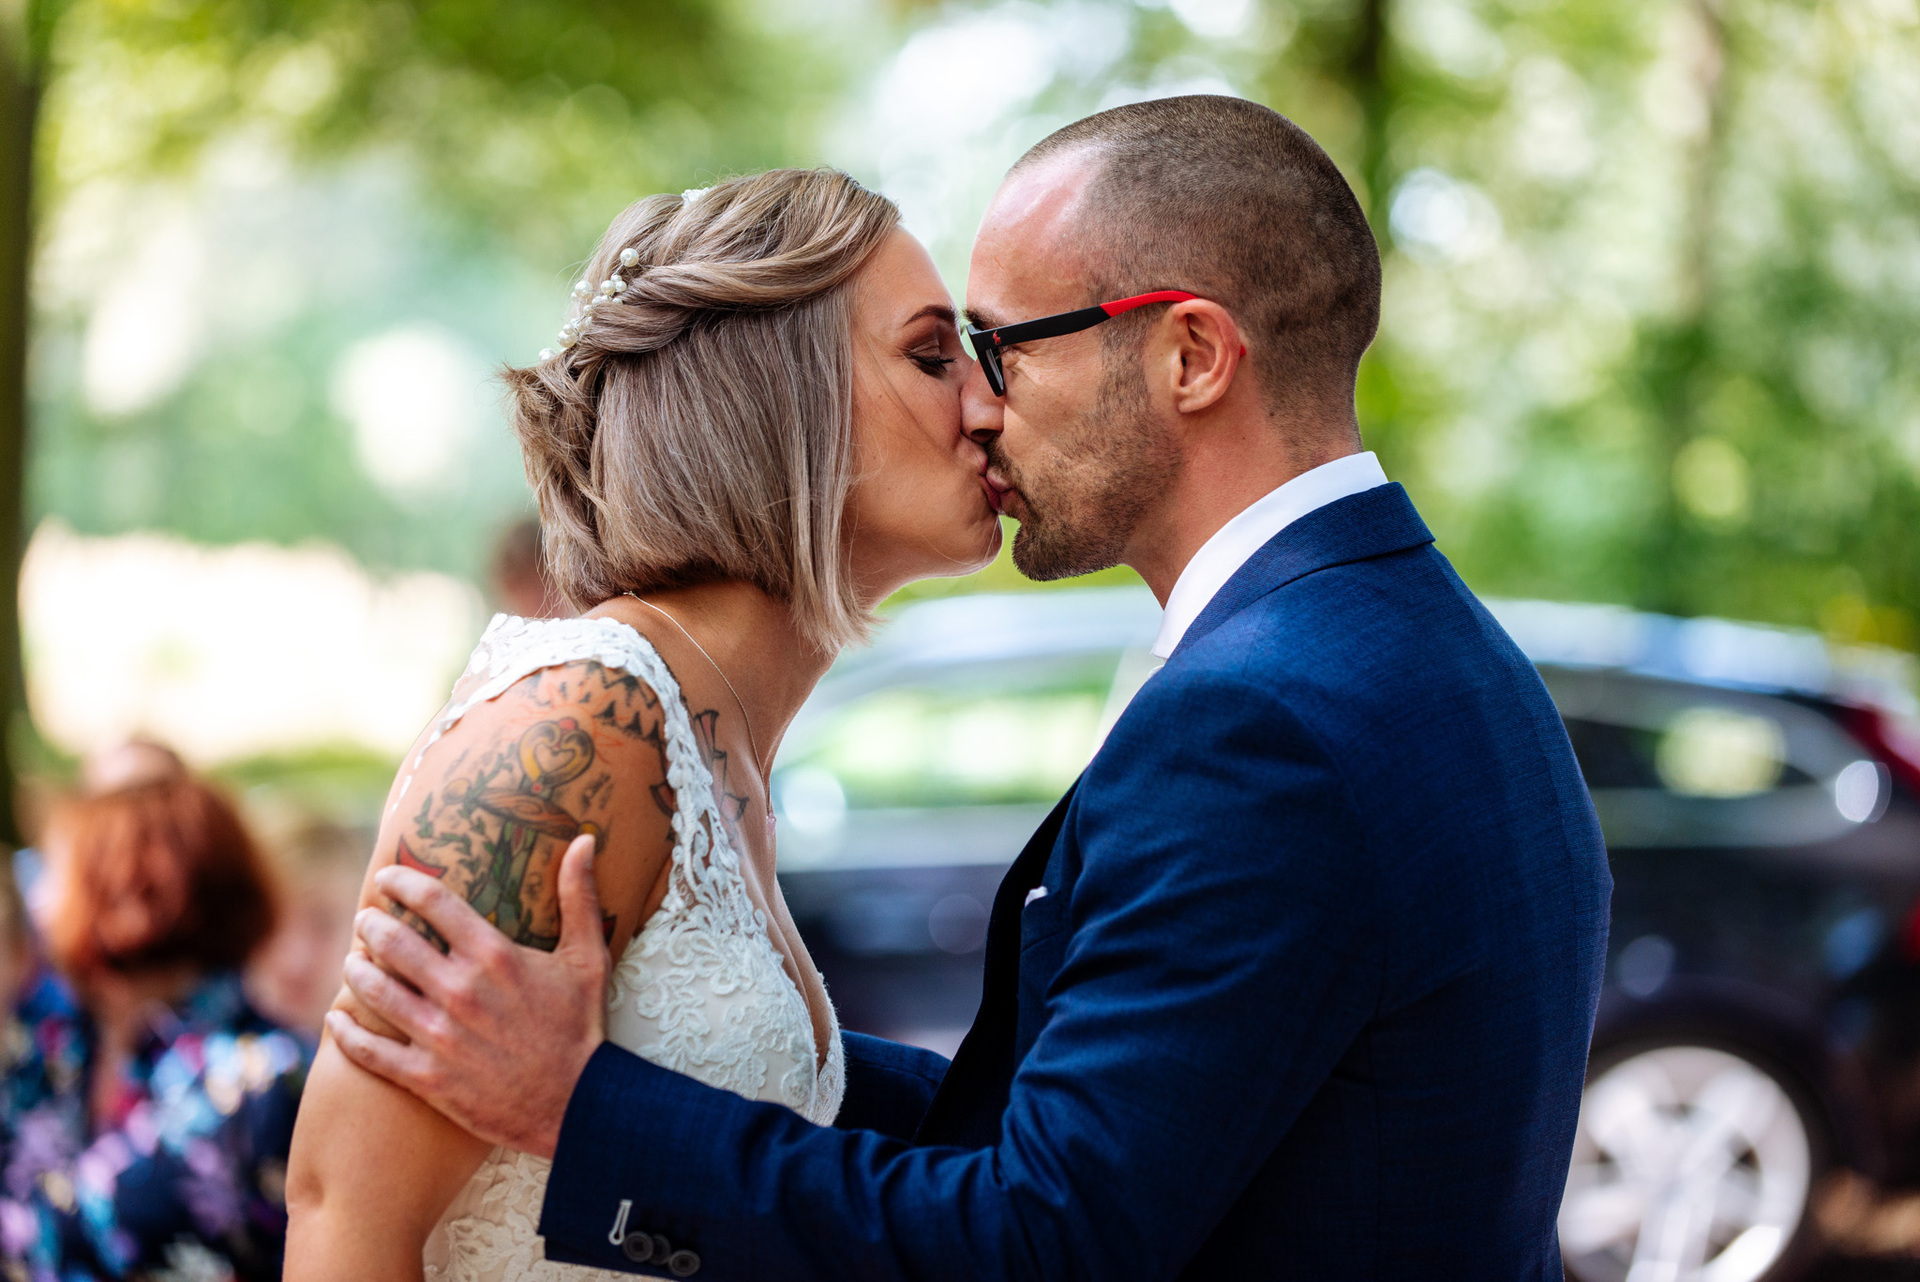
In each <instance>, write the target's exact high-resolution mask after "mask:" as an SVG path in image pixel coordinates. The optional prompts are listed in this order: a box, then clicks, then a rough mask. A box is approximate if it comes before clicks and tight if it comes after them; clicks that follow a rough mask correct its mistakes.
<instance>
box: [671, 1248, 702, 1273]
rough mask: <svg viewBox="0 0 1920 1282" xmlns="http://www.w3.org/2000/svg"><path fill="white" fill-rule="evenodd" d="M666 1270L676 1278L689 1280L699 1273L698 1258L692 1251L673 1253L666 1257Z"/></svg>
mask: <svg viewBox="0 0 1920 1282" xmlns="http://www.w3.org/2000/svg"><path fill="white" fill-rule="evenodd" d="M667 1269H668V1271H669V1272H671V1273H672V1274H673V1276H675V1277H677V1278H689V1277H692V1276H693V1275H694V1274H696V1273H698V1272H699V1271H700V1257H699V1256H697V1255H695V1254H694V1253H693V1252H692V1251H675V1252H674V1253H673V1254H672V1255H670V1256H668V1257H667Z"/></svg>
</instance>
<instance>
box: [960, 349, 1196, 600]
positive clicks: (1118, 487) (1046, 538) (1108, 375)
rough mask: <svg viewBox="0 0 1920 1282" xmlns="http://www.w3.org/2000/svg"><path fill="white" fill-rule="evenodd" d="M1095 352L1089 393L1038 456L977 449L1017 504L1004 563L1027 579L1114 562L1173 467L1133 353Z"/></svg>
mask: <svg viewBox="0 0 1920 1282" xmlns="http://www.w3.org/2000/svg"><path fill="white" fill-rule="evenodd" d="M1104 358H1105V366H1106V369H1105V373H1104V377H1103V379H1102V382H1101V386H1100V394H1099V396H1098V397H1097V398H1096V399H1095V401H1094V403H1093V405H1092V407H1090V408H1089V409H1087V410H1086V411H1085V412H1083V413H1082V414H1081V415H1080V417H1079V418H1078V419H1076V420H1075V421H1074V423H1073V424H1072V425H1071V426H1070V427H1067V428H1066V429H1064V430H1063V431H1061V432H1058V433H1056V434H1055V438H1054V440H1055V445H1054V450H1053V452H1052V453H1051V454H1050V455H1049V456H1048V457H1047V458H1046V459H1044V460H1042V461H1041V462H1039V463H1038V464H1037V465H1035V466H1032V467H1028V468H1022V467H1019V466H1018V465H1016V464H1015V463H1014V462H1013V461H1012V460H1011V459H1009V458H1008V457H1007V456H1006V455H1005V454H1004V453H1003V452H1002V451H1001V449H1000V442H999V441H998V440H997V439H996V440H994V441H993V442H992V443H991V444H989V445H988V446H987V458H988V461H989V463H990V464H991V466H992V467H993V468H994V470H996V471H997V472H998V473H999V474H1000V475H1001V476H1002V477H1004V478H1006V480H1007V481H1008V482H1009V483H1011V484H1012V486H1013V488H1014V489H1016V490H1018V491H1019V492H1020V496H1021V499H1022V500H1023V501H1024V506H1025V509H1026V517H1025V519H1023V520H1022V521H1021V522H1020V531H1019V533H1018V534H1016V535H1015V536H1014V539H1013V564H1014V567H1015V568H1016V569H1018V570H1019V571H1020V573H1022V574H1024V575H1026V576H1027V577H1028V578H1029V579H1034V580H1037V581H1043V582H1044V581H1047V580H1051V579H1065V578H1071V577H1073V576H1075V575H1080V574H1092V573H1094V572H1095V571H1096V570H1107V569H1111V568H1113V567H1114V566H1116V565H1118V564H1120V558H1121V557H1122V555H1124V553H1125V551H1126V547H1127V544H1128V542H1129V541H1130V540H1131V539H1132V537H1133V532H1134V530H1135V528H1136V527H1137V526H1138V525H1139V523H1140V518H1141V516H1142V515H1143V514H1144V513H1145V512H1146V510H1147V509H1148V507H1149V506H1151V505H1152V503H1153V501H1154V500H1155V499H1156V498H1158V497H1159V495H1160V494H1161V493H1162V492H1163V491H1164V490H1165V489H1166V488H1167V485H1168V484H1169V482H1170V481H1171V480H1172V478H1173V476H1174V475H1175V473H1176V472H1177V471H1178V466H1179V453H1178V451H1177V450H1176V449H1175V448H1174V445H1173V441H1172V439H1171V436H1170V434H1169V433H1168V431H1167V429H1166V427H1165V426H1164V425H1163V424H1161V423H1159V422H1157V421H1155V420H1154V418H1153V416H1152V413H1151V410H1150V405H1149V401H1148V397H1147V381H1146V374H1145V372H1144V371H1143V370H1142V369H1141V364H1140V360H1139V352H1138V350H1137V349H1134V348H1129V349H1127V350H1122V351H1112V350H1108V351H1106V352H1105V353H1104Z"/></svg>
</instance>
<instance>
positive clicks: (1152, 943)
mask: <svg viewBox="0 0 1920 1282" xmlns="http://www.w3.org/2000/svg"><path fill="white" fill-rule="evenodd" d="M1072 823H1073V826H1074V835H1075V837H1076V839H1077V840H1078V842H1079V846H1080V851H1081V854H1082V857H1083V865H1082V869H1081V872H1080V875H1079V878H1078V881H1077V882H1076V884H1075V885H1074V887H1073V889H1072V892H1071V895H1070V896H1069V897H1068V898H1069V907H1070V912H1069V914H1068V916H1067V920H1066V922H1065V929H1066V930H1067V931H1068V932H1069V933H1068V934H1067V936H1066V942H1065V952H1064V956H1063V959H1062V963H1061V966H1060V970H1059V972H1058V974H1057V976H1056V977H1055V979H1054V981H1053V983H1052V985H1051V986H1050V987H1049V988H1048V990H1047V992H1046V993H1045V995H1044V997H1045V1005H1046V1023H1045V1026H1044V1028H1043V1029H1042V1030H1041V1032H1040V1034H1039V1037H1038V1039H1037V1041H1036V1042H1035V1044H1034V1046H1033V1048H1032V1050H1031V1051H1030V1052H1029V1054H1028V1055H1027V1057H1026V1059H1025V1060H1024V1061H1023V1062H1022V1064H1021V1065H1020V1068H1019V1071H1018V1073H1017V1075H1016V1077H1015V1079H1014V1082H1013V1088H1012V1094H1011V1098H1010V1102H1009V1105H1008V1108H1007V1111H1006V1113H1005V1115H1004V1119H1003V1126H1002V1138H1001V1141H1000V1143H999V1144H998V1145H997V1146H995V1147H994V1148H991V1149H979V1150H965V1149H959V1148H934V1147H911V1146H909V1145H908V1144H906V1143H903V1142H901V1141H900V1140H898V1139H895V1138H889V1137H888V1136H886V1135H882V1134H878V1133H875V1132H871V1131H867V1132H848V1131H845V1130H839V1129H823V1128H819V1127H814V1126H810V1125H809V1124H808V1123H806V1122H805V1121H804V1120H802V1119H801V1118H799V1117H797V1116H796V1115H795V1114H793V1113H791V1112H789V1111H787V1110H785V1109H783V1108H780V1107H778V1106H777V1105H772V1104H765V1103H753V1102H749V1101H747V1100H744V1099H741V1098H740V1097H738V1096H735V1095H730V1094H727V1093H725V1092H722V1091H718V1090H714V1089H711V1088H709V1087H706V1086H702V1085H700V1084H698V1083H696V1082H694V1081H692V1080H691V1079H689V1078H685V1077H681V1076H679V1075H677V1074H674V1073H671V1072H668V1071H667V1070H664V1069H661V1068H658V1067H656V1066H654V1065H652V1064H648V1063H646V1062H645V1061H643V1060H641V1059H639V1058H637V1057H635V1056H632V1055H629V1054H627V1053H626V1052H625V1051H622V1050H619V1049H618V1048H615V1047H611V1046H603V1047H602V1048H601V1049H600V1050H599V1051H598V1052H596V1054H595V1055H594V1058H593V1059H592V1060H591V1061H590V1062H589V1064H588V1066H587V1069H586V1071H585V1072H584V1073H583V1074H582V1075H581V1077H580V1079H579V1083H578V1085H577V1086H576V1087H575V1090H574V1094H573V1097H572V1101H571V1103H570V1104H569V1107H568V1110H567V1116H566V1121H565V1123H564V1124H563V1126H562V1129H561V1133H560V1139H559V1144H558V1150H557V1152H556V1155H555V1161H554V1165H553V1169H552V1173H551V1177H550V1181H549V1183H548V1186H547V1197H546V1204H545V1208H544V1212H543V1217H542V1221H541V1232H542V1233H543V1234H545V1235H546V1241H547V1253H548V1257H549V1258H551V1259H556V1260H563V1261H568V1262H573V1263H580V1264H594V1265H599V1266H601V1267H603V1268H615V1269H626V1270H628V1271H630V1272H637V1271H643V1270H642V1269H641V1268H640V1267H639V1266H636V1265H635V1264H633V1263H631V1262H630V1261H629V1260H628V1259H627V1258H626V1257H625V1256H624V1255H623V1253H622V1250H621V1249H620V1247H619V1245H618V1244H617V1238H616V1237H615V1235H614V1233H613V1229H614V1227H615V1224H616V1221H617V1220H619V1219H620V1217H621V1214H622V1207H623V1206H624V1207H625V1217H624V1224H625V1226H626V1229H627V1231H628V1232H629V1233H632V1232H642V1233H647V1234H658V1235H660V1236H662V1237H665V1238H667V1239H668V1240H670V1241H671V1243H672V1244H673V1246H674V1249H675V1251H676V1252H684V1253H685V1254H682V1255H679V1256H678V1258H679V1261H680V1264H681V1267H682V1268H683V1269H685V1267H686V1266H687V1265H689V1264H697V1265H698V1272H699V1275H700V1276H701V1277H702V1278H712V1279H716V1280H724V1282H733V1280H734V1279H748V1278H751V1279H755V1280H756V1282H780V1280H783V1279H793V1280H795V1282H799V1280H801V1279H805V1280H807V1282H814V1280H818V1282H827V1280H828V1279H843V1278H861V1279H870V1280H873V1282H881V1280H891V1279H903V1280H904V1279H908V1278H915V1279H939V1278H954V1279H960V1278H966V1279H974V1278H982V1277H990V1278H996V1279H1022V1278H1033V1279H1046V1280H1047V1282H1065V1280H1068V1279H1079V1278H1087V1279H1111V1278H1120V1277H1148V1278H1152V1277H1171V1276H1173V1275H1174V1274H1175V1273H1176V1272H1178V1270H1179V1269H1180V1268H1181V1267H1182V1266H1183V1265H1184V1264H1185V1263H1186V1262H1187V1261H1188V1260H1190V1259H1191V1258H1192V1257H1193V1254H1194V1253H1195V1251H1196V1250H1197V1249H1198V1248H1199V1246H1200V1244H1201V1243H1202V1242H1203V1241H1204V1240H1205V1239H1206V1236H1207V1234H1208V1233H1209V1232H1211V1230H1212V1228H1213V1226H1214V1225H1216V1224H1217V1223H1218V1222H1219V1220H1220V1218H1221V1217H1222V1216H1223V1215H1224V1214H1225V1213H1226V1212H1227V1211H1228V1210H1229V1209H1230V1208H1231V1207H1232V1205H1233V1204H1234V1202H1235V1201H1236V1200H1237V1199H1238V1198H1239V1197H1240V1195H1241V1194H1242V1193H1243V1192H1244V1190H1245V1188H1246V1186H1247V1183H1248V1181H1249V1180H1250V1179H1251V1178H1252V1177H1253V1174H1254V1173H1255V1172H1256V1171H1257V1170H1258V1169H1259V1168H1260V1166H1261V1165H1262V1163H1264V1162H1265V1161H1266V1159H1267V1158H1268V1156H1269V1155H1270V1154H1271V1153H1272V1152H1273V1150H1274V1148H1275V1146H1276V1145H1277V1144H1278V1143H1279V1141H1280V1140H1281V1138H1282V1137H1283V1136H1284V1135H1286V1133H1287V1132H1288V1130H1289V1128H1290V1127H1291V1126H1292V1125H1293V1123H1294V1121H1295V1119H1296V1118H1297V1117H1298V1116H1299V1114H1300V1112H1301V1110H1302V1109H1303V1108H1304V1106H1305V1105H1306V1103H1307V1101H1308V1100H1309V1099H1311V1098H1312V1097H1313V1096H1314V1094H1315V1092H1317V1091H1318V1090H1319V1089H1320V1088H1321V1086H1322V1084H1323V1083H1324V1082H1326V1081H1327V1079H1328V1077H1329V1075H1330V1074H1331V1073H1332V1071H1333V1069H1334V1067H1335V1065H1336V1064H1337V1063H1338V1062H1339V1061H1340V1059H1341V1056H1342V1055H1343V1054H1344V1053H1345V1051H1346V1049H1347V1047H1348V1046H1349V1045H1350V1043H1351V1042H1352V1040H1353V1039H1354V1037H1355V1036H1356V1035H1357V1033H1358V1032H1359V1030H1360V1029H1361V1028H1362V1027H1363V1026H1364V1025H1365V1023H1366V1021H1367V1020H1368V1019H1369V1018H1370V1016H1371V1014H1372V1012H1373V1010H1374V1009H1375V1007H1376V1005H1377V1003H1378V1001H1379V994H1380V991H1381V983H1382V977H1381V974H1380V969H1379V966H1380V963H1379V960H1378V959H1379V957H1380V956H1381V948H1380V934H1379V933H1380V931H1381V930H1382V929H1383V923H1381V922H1380V921H1379V920H1378V913H1377V904H1376V898H1375V896H1376V894H1377V886H1378V877H1377V875H1376V872H1375V871H1374V865H1373V856H1372V854H1371V853H1370V851H1369V850H1368V847H1367V842H1366V840H1365V836H1364V834H1363V832H1362V829H1361V825H1360V821H1359V818H1358V813H1357V807H1356V805H1355V804H1354V803H1353V801H1352V800H1351V799H1350V798H1349V797H1348V795H1347V790H1346V787H1345V785H1344V784H1343V782H1342V779H1341V777H1340V775H1339V774H1338V773H1337V771H1336V770H1335V768H1334V766H1333V764H1332V762H1331V760H1330V759H1329V757H1328V756H1327V754H1326V753H1325V752H1324V751H1323V750H1322V748H1321V746H1320V745H1319V743H1318V742H1317V741H1316V740H1315V739H1314V737H1313V736H1312V734H1311V733H1309V731H1308V730H1307V729H1306V728H1305V727H1304V726H1303V725H1302V724H1301V723H1300V721H1299V720H1298V719H1297V718H1296V717H1294V716H1293V715H1292V714H1291V713H1290V712H1289V711H1288V710H1287V708H1286V707H1285V706H1284V705H1283V704H1282V703H1281V702H1280V700H1278V699H1277V698H1276V697H1275V696H1274V695H1273V693H1272V692H1271V691H1270V690H1269V689H1267V688H1265V687H1263V686H1260V685H1257V684H1254V683H1252V682H1247V681H1242V680H1239V679H1235V678H1232V677H1226V676H1221V675H1217V674H1209V673H1205V672H1201V673H1162V674H1161V676H1159V677H1157V678H1156V679H1155V680H1154V681H1152V682H1150V683H1148V685H1147V687H1146V689H1145V690H1143V691H1142V692H1141V695H1140V696H1139V697H1137V698H1136V700H1135V703H1134V706H1133V707H1132V708H1131V709H1130V710H1129V712H1128V714H1127V715H1126V716H1124V717H1122V718H1121V721H1120V723H1119V724H1118V725H1116V727H1115V728H1114V731H1113V734H1112V736H1111V737H1110V739H1109V742H1108V745H1107V747H1106V748H1105V749H1104V750H1103V751H1102V753H1101V754H1100V757H1099V759H1098V760H1096V762H1095V763H1094V765H1093V767H1091V768H1090V769H1089V771H1088V774H1087V776H1086V779H1085V781H1084V782H1083V784H1082V785H1081V788H1080V792H1079V794H1078V798H1077V801H1076V803H1075V809H1074V816H1073V819H1072ZM1039 902H1045V901H1044V900H1043V901H1039ZM1030 942H1031V943H1033V944H1034V945H1035V946H1038V945H1039V942H1040V941H1038V940H1034V941H1030ZM695 1257H697V1260H696V1259H695ZM644 1271H657V1270H654V1269H647V1270H644Z"/></svg>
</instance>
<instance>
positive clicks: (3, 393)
mask: <svg viewBox="0 0 1920 1282" xmlns="http://www.w3.org/2000/svg"><path fill="white" fill-rule="evenodd" d="M23 7H24V10H25V12H24V13H23V14H22V15H21V20H20V21H19V22H18V23H17V24H12V23H9V24H7V25H6V26H5V27H4V28H0V841H6V842H10V843H17V842H18V841H19V839H20V831H19V824H18V818H17V815H16V813H15V800H16V797H15V793H16V789H17V787H18V783H19V779H18V772H17V764H18V763H17V762H16V761H15V755H16V750H17V745H18V744H19V743H20V741H21V738H22V736H21V734H20V731H21V730H23V729H24V728H25V727H24V726H23V725H22V724H21V722H22V719H23V718H24V717H25V716H26V715H27V710H26V681H25V677H24V674H23V671H22V667H21V655H20V554H21V550H22V546H23V544H24V530H23V529H22V526H23V523H24V517H25V512H24V508H23V494H24V481H25V466H24V465H25V461H26V440H27V327H28V316H29V310H30V305H29V302H28V277H29V274H30V267H31V262H32V258H33V135H34V124H35V121H36V119H37V117H38V115H39V110H38V109H39V105H40V77H41V69H42V67H43V66H44V65H45V64H44V61H43V59H42V57H41V56H40V54H41V50H42V49H43V48H44V46H43V45H42V43H41V40H40V36H41V32H40V31H39V30H38V29H37V23H36V13H35V8H34V5H33V4H32V3H31V0H29V3H27V4H26V5H25V6H23Z"/></svg>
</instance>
